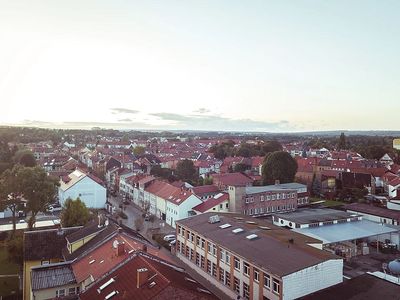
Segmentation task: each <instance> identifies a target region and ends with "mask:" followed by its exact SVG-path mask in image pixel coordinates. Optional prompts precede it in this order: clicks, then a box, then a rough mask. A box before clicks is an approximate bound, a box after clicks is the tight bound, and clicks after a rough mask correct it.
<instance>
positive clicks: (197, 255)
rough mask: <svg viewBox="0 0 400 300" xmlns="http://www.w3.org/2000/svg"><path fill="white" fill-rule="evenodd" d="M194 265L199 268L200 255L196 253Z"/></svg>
mask: <svg viewBox="0 0 400 300" xmlns="http://www.w3.org/2000/svg"><path fill="white" fill-rule="evenodd" d="M196 265H197V266H199V267H200V254H198V253H196Z"/></svg>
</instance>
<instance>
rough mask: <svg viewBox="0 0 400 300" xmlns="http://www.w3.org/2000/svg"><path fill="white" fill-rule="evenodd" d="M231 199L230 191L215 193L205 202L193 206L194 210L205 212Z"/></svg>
mask: <svg viewBox="0 0 400 300" xmlns="http://www.w3.org/2000/svg"><path fill="white" fill-rule="evenodd" d="M226 200H229V194H228V193H220V194H218V195H215V196H214V197H213V198H210V199H208V200H206V201H204V202H203V203H201V204H199V205H197V206H195V207H193V210H195V211H198V212H201V213H204V212H206V211H207V210H209V209H211V208H213V207H215V206H218V205H220V204H221V203H222V202H224V201H226Z"/></svg>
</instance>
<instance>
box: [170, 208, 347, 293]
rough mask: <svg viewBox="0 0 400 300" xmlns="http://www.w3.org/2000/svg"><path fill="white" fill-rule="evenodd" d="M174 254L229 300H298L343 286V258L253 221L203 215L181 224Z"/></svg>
mask: <svg viewBox="0 0 400 300" xmlns="http://www.w3.org/2000/svg"><path fill="white" fill-rule="evenodd" d="M176 235H177V242H176V251H175V253H176V255H177V257H178V258H179V259H181V260H182V261H183V262H184V263H185V264H187V265H189V266H190V267H191V268H193V270H195V271H196V272H197V273H198V274H199V275H201V276H202V277H204V279H206V280H207V281H209V283H210V284H212V285H214V286H215V287H216V288H218V289H219V290H220V291H221V292H223V293H224V294H225V295H226V296H227V297H229V298H230V299H239V297H240V299H271V300H281V299H296V298H298V297H302V296H305V295H308V294H310V293H313V292H316V291H318V290H321V289H324V288H327V287H329V286H332V285H335V284H338V283H341V282H342V281H343V260H342V259H341V258H338V257H337V256H335V255H332V254H330V253H328V252H325V251H322V250H318V249H315V248H313V247H311V246H309V245H308V243H318V242H320V241H318V240H314V239H312V238H304V237H302V236H301V235H299V234H296V233H293V232H290V231H286V230H285V229H281V228H279V227H276V226H273V225H270V224H269V223H265V222H263V221H262V220H257V219H254V218H251V217H245V216H242V215H237V214H231V213H227V214H218V215H215V214H214V213H205V214H201V215H197V216H194V217H191V218H187V219H184V220H181V221H177V230H176Z"/></svg>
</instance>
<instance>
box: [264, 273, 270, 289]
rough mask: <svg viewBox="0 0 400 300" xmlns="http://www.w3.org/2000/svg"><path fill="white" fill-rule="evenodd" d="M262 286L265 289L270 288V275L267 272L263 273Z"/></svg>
mask: <svg viewBox="0 0 400 300" xmlns="http://www.w3.org/2000/svg"><path fill="white" fill-rule="evenodd" d="M264 287H266V288H267V289H269V290H270V289H271V276H269V275H268V274H264Z"/></svg>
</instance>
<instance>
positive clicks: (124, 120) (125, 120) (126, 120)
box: [118, 118, 132, 122]
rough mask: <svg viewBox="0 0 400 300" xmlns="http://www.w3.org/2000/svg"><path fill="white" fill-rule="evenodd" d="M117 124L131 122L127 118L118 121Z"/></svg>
mask: <svg viewBox="0 0 400 300" xmlns="http://www.w3.org/2000/svg"><path fill="white" fill-rule="evenodd" d="M118 122H132V119H128V118H126V119H120V120H118Z"/></svg>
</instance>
